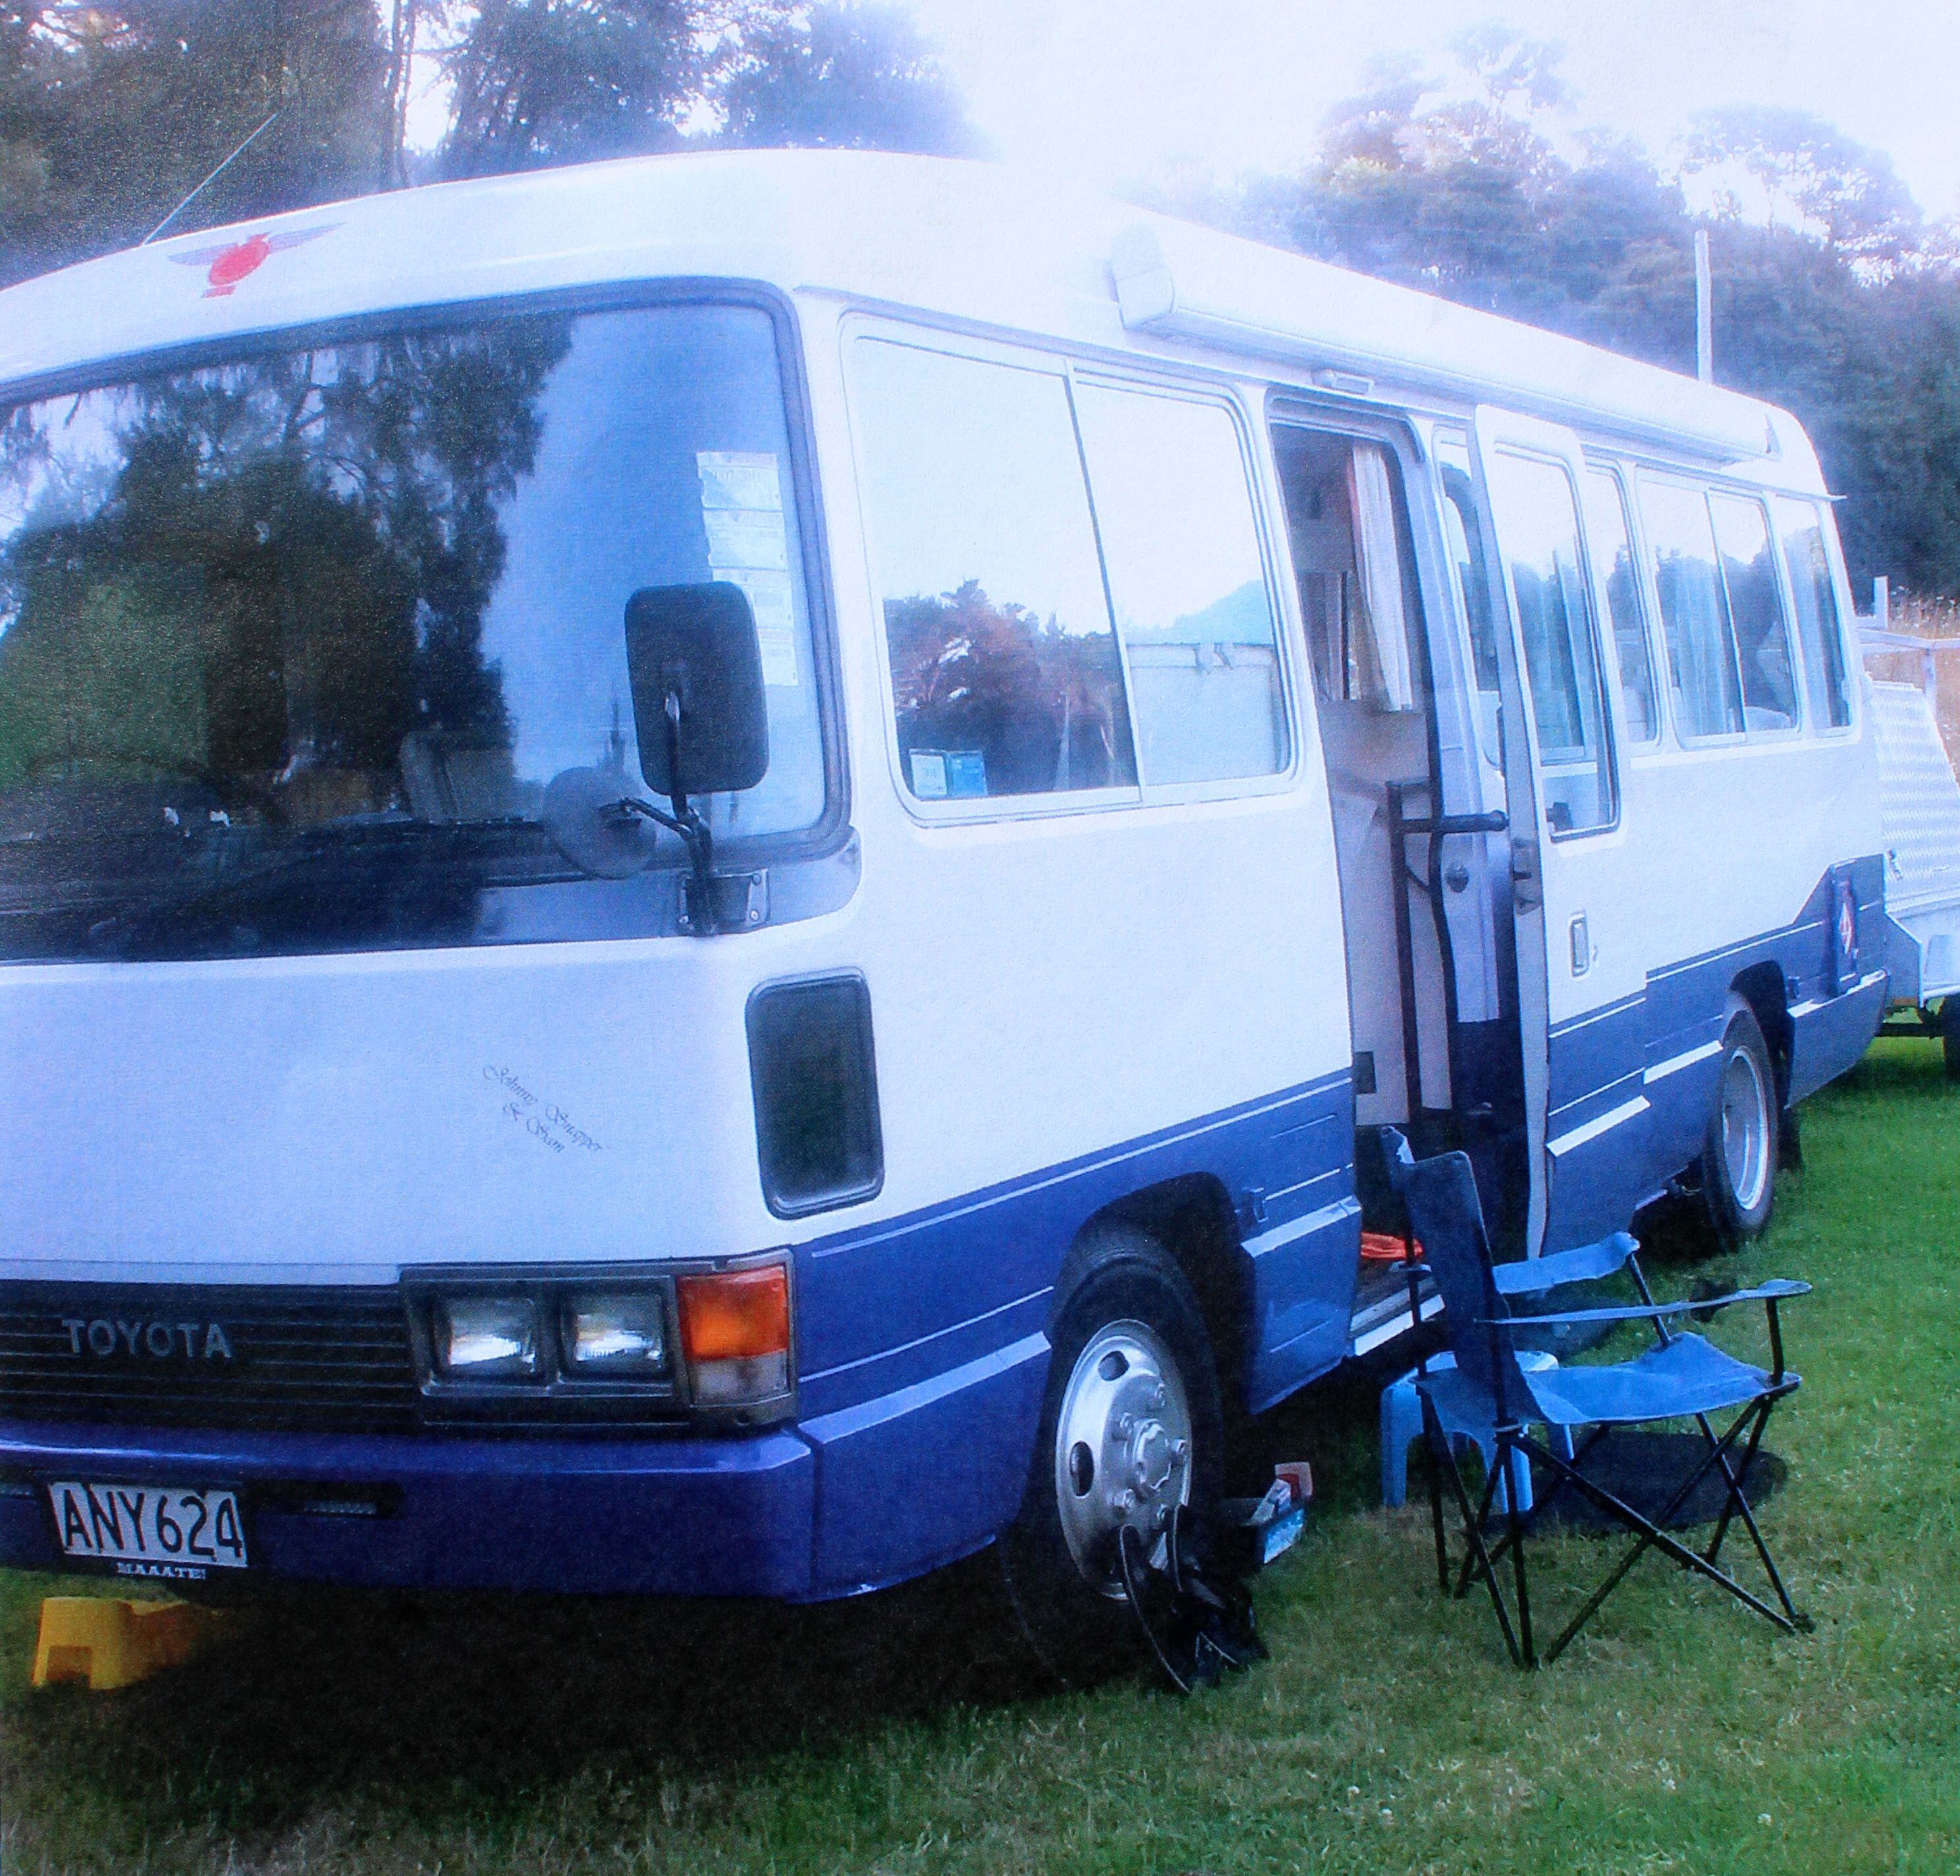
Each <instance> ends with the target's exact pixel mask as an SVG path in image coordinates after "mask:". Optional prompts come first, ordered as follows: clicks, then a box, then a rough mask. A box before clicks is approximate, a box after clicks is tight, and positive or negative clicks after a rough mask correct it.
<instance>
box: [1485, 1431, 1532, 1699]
mask: <svg viewBox="0 0 1960 1876" xmlns="http://www.w3.org/2000/svg"><path fill="white" fill-rule="evenodd" d="M1513 1460H1516V1461H1517V1462H1518V1463H1519V1464H1520V1465H1523V1466H1526V1467H1529V1465H1530V1464H1531V1456H1530V1454H1529V1453H1528V1452H1526V1450H1525V1448H1523V1445H1521V1444H1519V1440H1518V1429H1517V1428H1516V1427H1515V1426H1501V1427H1500V1428H1498V1429H1497V1476H1498V1477H1499V1478H1500V1479H1503V1480H1504V1481H1505V1486H1504V1509H1505V1512H1506V1514H1507V1516H1506V1519H1505V1523H1506V1527H1507V1528H1506V1536H1507V1538H1508V1539H1509V1540H1510V1551H1511V1582H1512V1585H1513V1588H1514V1590H1515V1591H1516V1595H1517V1599H1518V1652H1519V1655H1521V1656H1522V1661H1521V1663H1520V1665H1522V1666H1523V1667H1526V1668H1527V1669H1529V1668H1533V1667H1536V1666H1537V1665H1538V1653H1537V1651H1536V1650H1535V1648H1533V1647H1532V1623H1531V1590H1530V1588H1529V1585H1527V1584H1526V1581H1525V1517H1524V1514H1523V1512H1521V1511H1519V1509H1518V1492H1517V1486H1516V1479H1515V1476H1514V1475H1513V1472H1512V1470H1511V1467H1512V1462H1513ZM1491 1588H1492V1589H1493V1590H1495V1588H1497V1585H1496V1583H1495V1581H1493V1582H1492V1584H1491Z"/></svg>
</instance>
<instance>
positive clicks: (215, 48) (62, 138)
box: [0, 0, 386, 281]
mask: <svg viewBox="0 0 1960 1876" xmlns="http://www.w3.org/2000/svg"><path fill="white" fill-rule="evenodd" d="M385 70H386V64H385V57H384V55H383V50H382V47H381V45H380V39H379V36H378V30H377V20H376V16H375V9H374V0H122V3H121V4H119V5H101V6H95V7H91V8H87V9H78V8H68V7H58V6H53V5H30V4H25V3H24V0H0V281H8V280H14V279H21V278H22V277H24V276H27V275H28V274H31V273H36V272H41V271H43V270H44V269H47V268H49V267H54V266H61V265H62V264H64V263H67V262H68V261H72V260H79V259H81V258H82V257H83V256H84V255H87V254H89V253H100V252H102V251H103V250H107V249H110V248H114V247H124V246H127V245H129V244H132V243H133V242H135V241H138V240H142V237H144V235H145V234H147V233H148V232H149V231H150V230H151V228H154V226H155V225H157V223H158V222H159V221H161V220H162V219H163V218H164V216H165V215H167V214H168V213H169V212H170V210H171V209H173V208H174V207H176V206H177V204H178V203H179V202H181V201H183V198H184V197H185V196H186V195H187V194H188V193H189V192H190V191H191V190H193V189H194V188H196V186H197V185H198V184H199V183H200V182H202V180H204V179H205V177H207V176H208V175H209V174H211V172H212V170H214V169H215V168H216V167H217V166H218V164H220V163H221V162H222V161H224V158H226V157H227V156H228V154H231V151H234V150H235V149H236V148H237V146H238V145H239V144H240V142H243V139H245V138H246V137H247V136H248V135H250V133H251V132H252V131H253V129H256V127H257V126H259V125H260V124H261V123H264V122H265V120H266V118H267V117H269V116H272V113H275V112H276V113H278V115H277V116H276V117H275V119H274V121H273V122H272V125H271V126H270V127H269V129H268V130H267V131H266V134H265V135H263V137H261V138H260V139H259V140H258V141H257V142H256V143H255V144H254V145H253V147H252V148H251V149H250V151H249V152H248V153H247V155H246V156H245V157H244V158H243V159H241V160H240V161H239V162H238V163H237V164H234V166H233V167H231V169H229V170H227V171H226V172H225V174H224V175H222V176H221V177H218V180H216V181H215V183H213V184H212V186H211V188H210V189H209V190H208V191H207V192H206V193H205V194H204V195H203V196H200V197H199V199H198V201H197V202H196V204H195V205H194V212H192V213H191V214H189V215H187V216H186V217H185V218H183V220H181V221H178V222H177V223H174V224H173V228H175V229H177V230H179V231H181V230H182V229H183V228H195V227H198V226H200V225H206V226H208V225H210V224H212V223H213V222H216V221H227V220H232V219H236V218H240V217H243V216H246V215H255V214H257V215H263V214H269V213H273V212H278V211H279V210H282V209H295V208H302V207H304V206H306V205H307V204H309V203H310V202H319V201H323V200H328V199H333V198H334V197H336V196H344V195H346V194H348V193H352V192H353V191H355V190H358V189H360V188H362V187H364V186H367V185H368V183H369V182H370V181H371V179H372V177H373V176H374V170H375V167H376V162H377V132H378V131H379V129H380V123H381V110H380V102H381V94H382V87H383V80H384V76H385Z"/></svg>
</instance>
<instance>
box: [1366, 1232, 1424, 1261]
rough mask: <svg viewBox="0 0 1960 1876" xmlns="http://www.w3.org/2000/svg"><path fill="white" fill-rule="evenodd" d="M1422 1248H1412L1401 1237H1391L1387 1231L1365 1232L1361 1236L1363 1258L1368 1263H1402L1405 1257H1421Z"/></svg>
mask: <svg viewBox="0 0 1960 1876" xmlns="http://www.w3.org/2000/svg"><path fill="white" fill-rule="evenodd" d="M1421 1255H1422V1247H1421V1245H1420V1244H1415V1245H1414V1246H1413V1247H1411V1246H1410V1245H1408V1244H1404V1243H1403V1242H1402V1240H1401V1239H1400V1238H1399V1237H1390V1236H1389V1234H1388V1233H1387V1232H1386V1231H1363V1233H1362V1234H1361V1257H1362V1260H1363V1262H1364V1263H1401V1262H1402V1260H1403V1258H1404V1257H1421Z"/></svg>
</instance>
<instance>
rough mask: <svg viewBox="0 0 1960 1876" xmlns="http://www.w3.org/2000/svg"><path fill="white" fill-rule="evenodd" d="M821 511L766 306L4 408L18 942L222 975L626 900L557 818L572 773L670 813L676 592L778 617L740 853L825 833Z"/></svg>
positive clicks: (331, 348) (615, 322)
mask: <svg viewBox="0 0 1960 1876" xmlns="http://www.w3.org/2000/svg"><path fill="white" fill-rule="evenodd" d="M795 496H796V492H795V488H794V480H793V478H792V476H791V467H790V453H789V435H788V428H787V422H786V415H785V411H784V401H783V392H782V387H781V381H780V379H779V377H778V364H777V352H776V339H775V328H774V326H773V325H772V322H771V321H770V320H769V319H768V317H767V316H766V315H765V314H763V313H762V312H760V311H756V310H754V309H751V308H744V307H708V306H698V305H697V306H667V307H648V308H645V309H642V310H639V311H622V312H609V313H603V314H588V315H578V314H570V313H553V314H543V315H541V314H527V315H524V316H522V317H509V318H505V319H501V320H491V321H482V320H479V321H477V322H475V323H468V324H449V325H444V326H438V327H434V328H424V329H422V330H416V331H413V332H399V333H390V334H386V335H383V336H378V337H376V338H373V339H364V340H359V341H343V342H337V343H333V344H320V345H313V346H288V347H286V348H285V349H280V350H276V351H273V350H263V351H258V352H253V353H252V354H250V355H247V356H244V357H241V358H237V359H236V360H234V361H231V362H224V363H218V364H213V365H206V366H202V367H200V368H197V369H196V370H190V371H161V372H156V373H153V374H150V375H148V376H145V377H138V378H135V379H133V380H132V381H128V382H126V383H122V384H112V385H108V386H105V387H101V388H99V389H95V390H85V391H83V392H81V393H67V394H64V395H62V396H61V397H52V398H48V399H45V400H42V401H40V402H39V403H30V404H26V405H23V406H19V407H18V408H16V409H13V410H12V411H11V412H0V918H4V919H5V920H6V922H7V924H8V927H9V928H15V929H17V930H18V944H19V946H20V947H21V948H25V949H27V950H30V951H35V952H37V954H46V952H47V951H49V950H52V951H61V950H63V949H65V948H74V947H75V946H77V945H85V946H86V948H90V949H93V950H103V951H146V952H158V951H161V952H167V953H168V952H192V953H198V954H211V953H214V952H215V953H223V952H227V951H241V950H242V951H252V950H264V949H274V950H287V951H298V950H305V949H308V948H316V947H332V948H339V947H344V946H348V945H361V946H367V945H374V944H390V945H399V944H435V943H447V942H456V941H463V940H465V939H468V938H475V937H494V936H495V935H497V934H496V933H495V931H493V930H491V929H489V928H488V925H487V924H486V921H488V922H494V921H495V919H503V918H506V917H507V916H509V915H510V914H511V905H510V904H509V903H508V900H506V901H503V902H500V903H499V904H498V905H496V906H492V902H491V901H490V900H488V898H487V897H485V895H486V894H488V893H490V892H492V890H495V891H497V892H500V893H501V891H503V890H504V888H507V887H514V886H526V887H528V886H530V885H533V884H535V885H538V886H539V887H541V888H542V889H543V890H547V891H557V893H558V902H557V905H558V909H556V910H554V911H552V913H549V915H546V913H543V910H542V909H540V908H539V906H538V905H537V904H536V900H535V898H527V901H526V910H525V916H526V917H527V919H529V918H530V916H532V915H533V914H536V915H537V916H551V917H552V918H554V919H555V918H557V917H558V916H560V914H561V913H563V914H564V915H565V916H571V913H572V909H573V908H574V907H577V906H580V905H581V904H582V903H587V902H590V901H592V900H593V894H592V893H588V892H586V891H584V890H583V889H582V887H576V886H575V885H574V882H571V881H569V880H568V877H567V872H566V868H565V862H563V861H562V859H561V858H559V857H558V855H556V854H555V852H554V851H553V850H552V848H551V847H550V845H549V842H547V841H546V839H545V838H544V836H543V833H542V831H541V830H540V829H539V827H537V825H536V822H537V820H538V817H539V810H540V807H541V804H542V802H543V796H544V792H545V790H546V787H547V786H548V785H549V783H550V782H552V779H553V778H554V777H555V776H558V774H560V773H561V772H563V771H565V770H566V769H572V768H578V767H584V766H593V765H600V766H610V767H612V768H614V769H617V770H618V772H619V776H620V785H621V791H622V793H637V792H640V791H641V777H640V775H639V772H638V763H637V760H636V758H635V734H634V731H635V723H634V719H633V714H632V693H631V690H630V687H629V686H628V682H627V673H626V655H625V608H626V605H627V603H628V600H630V599H631V598H632V596H633V594H635V592H636V591H638V590H639V589H641V588H645V587H651V586H663V585H670V584H694V583H698V582H702V581H710V580H719V581H728V582H730V583H732V584H736V585H739V586H740V587H741V588H743V590H744V591H746V593H747V594H749V598H750V600H751V603H752V604H753V608H754V610H755V614H756V623H757V625H758V627H759V631H760V634H761V638H762V647H763V673H764V677H765V693H766V701H767V705H768V718H769V749H770V760H769V766H768V772H767V773H766V774H765V776H764V777H763V779H762V783H761V785H759V787H757V788H755V789H753V790H752V791H748V792H746V793H743V794H740V795H726V796H721V797H718V798H714V799H712V800H710V801H705V802H704V803H703V804H702V805H703V807H704V808H705V811H706V812H707V813H708V816H709V817H710V819H711V821H712V823H713V824H714V829H715V831H716V832H717V833H718V834H721V835H724V836H732V835H739V834H744V833H779V832H784V831H787V830H791V829H795V828H800V827H806V826H808V825H809V824H810V823H812V822H813V821H814V820H816V819H817V817H819V814H820V813H821V812H822V810H823V747H822V743H821V740H820V737H819V728H818V714H817V712H818V705H817V683H816V662H815V659H814V658H813V647H812V642H811V639H810V619H809V615H808V612H807V605H806V598H805V592H804V586H803V571H802V544H801V540H800V527H799V524H798V521H797V512H796V498H795ZM659 850H660V851H661V852H663V853H664V854H665V855H666V856H667V859H668V861H669V862H677V860H678V857H679V846H678V844H677V843H675V842H662V843H661V846H660V849H659ZM547 882H557V884H556V885H554V886H547V884H546V883H547ZM671 893H672V886H671V882H666V881H663V882H661V883H660V884H659V885H658V886H657V887H656V886H655V885H654V884H651V883H649V884H644V885H638V884H629V885H625V886H622V887H619V888H618V890H616V892H612V893H610V896H609V897H608V898H607V900H606V903H608V904H609V905H611V906H615V907H622V906H641V904H642V903H644V906H652V905H653V904H654V902H655V900H660V901H661V902H662V903H667V902H668V901H670V898H671ZM635 895H638V897H637V898H636V897H635ZM608 916H609V917H611V916H613V915H612V914H609V915H608ZM629 916H630V917H640V916H642V914H641V913H637V912H635V913H631V914H630V915H629ZM574 923H575V920H574ZM30 926H31V927H32V932H31V933H30ZM618 928H619V926H618V925H617V923H616V922H615V923H613V924H611V925H608V926H606V929H607V930H608V931H609V932H613V931H616V930H617V929H618ZM554 935H566V936H578V935H584V934H583V932H581V931H580V930H578V929H573V930H570V931H562V932H559V933H555V934H554ZM12 944H13V941H11V940H10V941H9V945H10V948H11V946H12Z"/></svg>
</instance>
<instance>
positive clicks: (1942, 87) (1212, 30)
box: [906, 0, 1960, 217]
mask: <svg viewBox="0 0 1960 1876" xmlns="http://www.w3.org/2000/svg"><path fill="white" fill-rule="evenodd" d="M906 4H908V5H910V6H911V7H912V10H913V11H914V12H915V14H916V15H917V17H918V20H919V22H920V24H921V26H922V27H924V29H925V30H927V31H928V33H930V34H931V36H932V37H934V38H936V39H937V40H939V42H940V44H941V45H942V46H943V47H944V49H945V51H946V54H947V62H948V64H949V65H950V68H951V69H952V72H953V75H954V77H955V78H956V79H957V80H958V81H959V84H960V86H961V88H962V89H963V91H964V92H965V94H966V100H967V104H968V107H969V110H970V112H971V114H972V116H973V118H974V119H975V122H976V123H978V124H979V126H981V127H982V129H984V130H985V131H987V132H988V133H989V134H990V135H992V136H993V138H994V139H995V140H996V142H998V144H999V145H1000V148H1001V154H1002V155H1003V156H1004V157H1005V158H1007V159H1008V160H1010V161H1014V162H1017V163H1021V162H1025V163H1028V164H1033V165H1036V166H1038V167H1041V168H1042V169H1044V170H1049V171H1052V172H1054V173H1058V174H1065V175H1067V176H1069V177H1073V178H1077V179H1080V180H1083V181H1087V182H1090V183H1095V184H1096V185H1098V186H1109V185H1111V184H1113V183H1122V182H1125V181H1128V180H1158V179H1161V178H1162V177H1163V176H1164V175H1165V174H1166V172H1169V171H1173V170H1175V169H1176V168H1177V167H1180V166H1183V165H1187V164H1188V165H1195V166H1196V167H1198V168H1199V169H1201V170H1207V171H1209V172H1211V173H1212V174H1214V175H1216V176H1217V177H1218V178H1219V179H1220V180H1224V179H1227V178H1229V177H1231V176H1232V175H1233V174H1236V173H1237V172H1238V171H1239V170H1243V169H1246V168H1281V169H1284V168H1288V167H1294V166H1297V164H1299V163H1300V161H1302V160H1303V158H1305V157H1306V155H1307V154H1309V152H1310V151H1311V149H1312V147H1313V142H1314V140H1315V133H1316V126H1317V125H1318V123H1319V119H1320V117H1321V115H1322V113H1323V112H1324V111H1325V109H1326V108H1327V107H1328V105H1329V104H1332V103H1333V102H1334V101H1335V100H1336V99H1338V98H1341V97H1346V96H1348V95H1349V94H1351V93H1353V92H1354V91H1356V90H1357V89H1358V88H1360V84H1361V83H1362V80H1363V71H1364V68H1365V67H1366V66H1367V62H1368V61H1369V59H1370V57H1371V56H1373V55H1376V54H1378V53H1392V52H1395V51H1398V50H1402V49H1411V50H1414V51H1417V52H1419V53H1423V54H1424V55H1425V56H1427V57H1429V58H1430V59H1431V61H1432V62H1433V63H1434V64H1435V65H1437V67H1438V68H1443V67H1445V66H1446V65H1448V63H1449V55H1448V53H1447V51H1446V46H1447V43H1448V41H1449V39H1450V38H1451V37H1453V35H1454V34H1456V33H1458V32H1459V31H1461V30H1462V29H1463V28H1464V27H1466V26H1469V25H1472V24H1476V23H1478V22H1479V21H1484V20H1488V19H1491V18H1501V19H1503V20H1505V21H1508V22H1510V23H1511V24H1514V25H1516V27H1519V28H1521V29H1522V30H1523V31H1524V32H1526V33H1528V34H1529V35H1530V36H1531V37H1533V38H1538V39H1550V40H1559V41H1561V42H1562V43H1564V46H1565V47H1566V58H1565V62H1564V66H1563V68H1562V69H1563V72H1564V77H1565V78H1566V81H1567V84H1568V85H1569V87H1570V89H1571V91H1572V92H1573V100H1572V103H1571V104H1570V107H1569V108H1568V109H1567V110H1565V111H1564V112H1561V113H1558V117H1557V119H1556V121H1555V123H1553V124H1551V125H1548V126H1547V127H1548V129H1564V130H1566V131H1568V132H1569V131H1573V130H1577V129H1580V128H1583V127H1586V126H1600V127H1602V128H1604V129H1608V130H1609V131H1611V132H1614V133H1615V134H1617V135H1624V136H1631V137H1633V138H1634V139H1637V141H1638V142H1640V143H1641V144H1643V145H1645V146H1646V147H1647V150H1648V151H1649V152H1650V154H1653V156H1654V157H1655V158H1657V159H1658V160H1659V161H1661V162H1662V163H1663V164H1664V165H1666V164H1668V162H1669V151H1670V146H1671V145H1673V143H1674V142H1675V139H1676V137H1677V136H1678V134H1679V132H1680V131H1681V129H1682V126H1683V125H1684V124H1685V122H1686V121H1687V119H1688V118H1689V117H1690V116H1691V115H1692V114H1693V113H1695V112H1696V111H1698V110H1706V109H1709V108H1710V107H1715V106H1719V105H1724V104H1737V103H1748V104H1776V105H1786V106H1792V107H1796V108H1798V109H1801V110H1809V111H1814V112H1815V113H1818V115H1819V116H1822V117H1825V118H1827V119H1830V120H1831V122H1833V123H1836V124H1837V125H1838V126H1839V128H1840V129H1843V130H1844V131H1845V132H1847V133H1848V134H1849V135H1851V136H1852V137H1853V138H1855V139H1857V140H1858V141H1859V142H1863V143H1868V144H1871V145H1874V146H1876V148H1879V149H1882V150H1883V151H1885V152H1886V153H1887V154H1889V155H1890V156H1891V157H1892V160H1893V161H1894V163H1895V164H1896V165H1897V166H1898V170H1899V174H1901V177H1904V180H1905V182H1906V184H1907V186H1908V187H1909V188H1910V189H1911V190H1912V192H1913V193H1914V195H1915V196H1917V198H1918V199H1919V202H1920V206H1921V207H1922V208H1923V209H1926V211H1927V212H1928V213H1929V214H1930V215H1934V216H1938V217H1944V216H1946V215H1952V214H1954V213H1955V212H1960V98H1957V97H1956V96H1955V91H1956V87H1960V4H1956V0H1388V4H1386V5H1383V4H1376V5H1363V4H1357V0H906Z"/></svg>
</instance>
